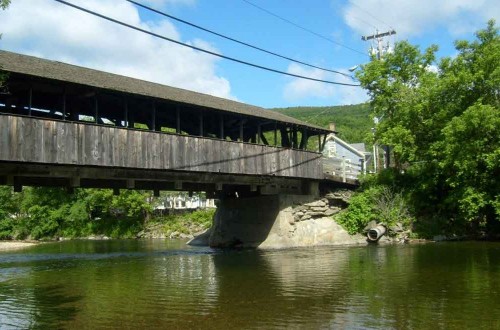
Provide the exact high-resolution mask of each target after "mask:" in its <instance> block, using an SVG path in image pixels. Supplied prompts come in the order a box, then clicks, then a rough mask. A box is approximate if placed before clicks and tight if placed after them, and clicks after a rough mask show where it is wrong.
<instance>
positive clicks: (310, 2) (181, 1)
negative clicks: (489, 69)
mask: <svg viewBox="0 0 500 330" xmlns="http://www.w3.org/2000/svg"><path fill="white" fill-rule="evenodd" d="M66 1H68V2H70V3H74V4H76V5H79V6H81V7H85V8H87V9H90V10H92V11H96V12H98V13H100V14H103V15H106V16H110V17H112V18H114V19H117V20H120V21H123V22H125V23H127V24H130V25H133V26H137V27H140V28H141V29H143V30H147V31H150V32H153V33H155V34H159V35H162V36H165V37H168V38H170V39H173V40H176V41H179V42H183V43H186V44H189V45H192V46H195V47H198V48H202V49H206V50H209V51H211V52H213V53H217V54H220V55H223V56H227V57H232V58H236V59H239V60H241V61H245V62H250V63H253V64H257V65H260V66H264V67H268V68H272V69H274V70H278V71H283V72H287V73H291V74H296V75H302V76H307V77H311V78H315V79H320V80H328V81H334V82H340V83H348V84H356V81H355V80H353V79H351V78H349V77H346V76H345V75H340V74H337V73H332V72H328V71H323V70H320V69H316V68H312V67H308V66H304V65H301V64H297V63H295V62H291V61H289V60H285V59H282V58H278V57H275V56H271V55H269V54H265V53H263V52H259V51H257V50H254V49H251V48H248V47H246V46H243V45H239V44H236V43H234V42H231V41H229V40H225V39H223V38H220V37H217V36H214V35H212V34H208V33H206V32H204V31H201V30H199V29H196V28H193V27H190V26H187V25H184V24H182V23H180V22H177V21H174V20H171V19H169V18H166V17H164V16H161V15H158V14H155V13H153V12H150V11H147V10H144V9H141V8H139V7H137V6H135V5H134V4H132V3H130V2H128V1H126V0H66ZM136 1H137V2H140V3H142V4H144V5H147V6H150V7H153V8H155V9H157V10H160V11H162V12H165V13H168V14H169V15H172V16H175V17H178V18H180V19H183V20H185V21H189V22H191V23H193V24H196V25H199V26H202V27H204V28H206V29H210V30H213V31H215V32H218V33H220V34H224V35H226V36H229V37H231V38H234V39H237V40H240V41H243V42H246V43H248V44H252V45H254V46H257V47H260V48H262V49H265V50H268V51H271V52H274V53H277V54H280V55H283V56H286V57H289V58H292V59H295V60H298V61H301V62H305V63H308V64H311V65H314V66H317V67H321V68H327V69H329V70H335V71H339V72H343V73H346V74H350V72H349V68H352V67H354V66H356V65H360V64H365V63H367V62H368V61H369V60H370V59H369V56H368V50H369V48H370V46H371V43H370V42H367V41H363V40H361V36H363V35H371V34H374V33H376V32H377V31H378V32H385V31H389V30H392V29H394V30H395V31H396V35H395V36H391V37H388V38H385V40H384V42H390V43H391V44H394V43H395V42H398V41H401V40H408V41H409V42H411V43H412V44H416V45H419V46H420V47H421V49H422V50H423V49H425V48H427V47H428V46H430V45H431V44H436V45H438V46H439V51H438V57H444V56H451V57H453V56H455V55H456V51H455V49H454V46H453V43H454V41H455V40H459V39H466V40H472V39H474V32H476V31H477V30H478V29H482V28H484V27H485V26H486V23H487V21H488V20H489V19H491V18H493V19H496V21H497V22H500V3H499V2H498V0H398V1H396V0H136ZM259 7H260V8H259ZM0 32H1V33H2V39H1V40H0V49H2V50H8V51H12V52H17V53H22V54H27V55H33V56H38V57H42V58H46V59H50V60H57V61H61V62H66V63H70V64H75V65H80V66H84V67H90V68H93V69H98V70H103V71H107V72H112V73H116V74H121V75H125V76H130V77H134V78H138V79H143V80H148V81H153V82H157V83H160V84H165V85H169V86H174V87H179V88H184V89H188V90H193V91H197V92H201V93H205V94H210V95H214V96H218V97H223V98H229V99H233V100H236V101H239V102H243V103H248V104H253V105H257V106H261V107H264V108H274V107H293V106H331V105H346V104H358V103H361V102H365V101H367V100H368V97H367V94H366V92H365V91H364V90H363V89H362V88H360V87H351V86H342V85H334V84H326V83H321V82H314V81H310V80H304V79H300V78H297V77H290V76H286V75H282V74H278V73H274V72H269V71H265V70H261V69H257V68H253V67H250V66H245V65H242V64H239V63H235V62H231V61H229V60H226V59H223V58H220V57H216V56H213V55H210V54H206V53H202V52H200V51H197V50H193V49H190V48H187V47H184V46H180V45H176V44H174V43H172V42H169V41H165V40H162V39H159V38H155V37H153V36H151V35H148V34H145V33H141V32H138V31H134V30H132V29H129V28H127V27H123V26H120V25H117V24H115V23H112V22H109V21H106V20H103V19H101V18H98V17H94V16H91V15H89V14H87V13H84V12H81V11H78V10H76V9H74V8H71V7H68V6H66V5H64V4H61V3H58V2H56V1H54V0H12V3H11V5H10V7H9V8H8V9H7V10H5V11H0Z"/></svg>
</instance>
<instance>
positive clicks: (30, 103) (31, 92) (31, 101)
mask: <svg viewBox="0 0 500 330" xmlns="http://www.w3.org/2000/svg"><path fill="white" fill-rule="evenodd" d="M28 102H29V103H28V116H31V105H32V103H33V87H32V86H31V85H30V96H29V101H28Z"/></svg>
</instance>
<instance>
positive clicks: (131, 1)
mask: <svg viewBox="0 0 500 330" xmlns="http://www.w3.org/2000/svg"><path fill="white" fill-rule="evenodd" d="M125 1H127V2H130V3H132V4H134V5H136V6H138V7H141V8H144V9H146V10H149V11H152V12H154V13H157V14H159V15H162V16H165V17H168V18H170V19H173V20H176V21H178V22H181V23H184V24H186V25H189V26H192V27H194V28H197V29H199V30H202V31H205V32H208V33H211V34H213V35H216V36H218V37H221V38H224V39H227V40H230V41H233V42H236V43H238V44H240V45H244V46H247V47H250V48H253V49H256V50H258V51H261V52H264V53H267V54H270V55H274V56H277V57H279V58H283V59H285V60H289V61H292V62H295V63H299V64H302V65H306V66H308V67H311V68H315V69H319V70H322V71H327V72H332V73H336V74H340V75H343V76H345V77H348V78H351V79H352V78H353V77H352V76H351V75H349V74H346V73H344V72H340V71H336V70H330V69H326V68H322V67H319V66H315V65H312V64H309V63H305V62H302V61H299V60H295V59H293V58H290V57H287V56H284V55H280V54H277V53H275V52H272V51H269V50H266V49H263V48H260V47H257V46H254V45H251V44H249V43H246V42H243V41H240V40H237V39H234V38H231V37H228V36H226V35H223V34H221V33H218V32H215V31H212V30H209V29H207V28H204V27H201V26H199V25H196V24H194V23H191V22H188V21H186V20H183V19H180V18H178V17H175V16H172V15H170V14H167V13H165V12H162V11H159V10H157V9H154V8H151V7H148V6H146V5H144V4H141V3H139V2H137V1H133V0H125Z"/></svg>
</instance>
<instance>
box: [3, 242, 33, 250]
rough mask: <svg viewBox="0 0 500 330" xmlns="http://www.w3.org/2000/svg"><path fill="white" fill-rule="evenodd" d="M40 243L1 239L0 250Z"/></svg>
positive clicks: (19, 248)
mask: <svg viewBox="0 0 500 330" xmlns="http://www.w3.org/2000/svg"><path fill="white" fill-rule="evenodd" d="M36 244H38V243H33V242H19V241H0V251H14V250H21V249H26V248H29V247H32V246H34V245H36Z"/></svg>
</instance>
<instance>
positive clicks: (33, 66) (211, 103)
mask: <svg viewBox="0 0 500 330" xmlns="http://www.w3.org/2000/svg"><path fill="white" fill-rule="evenodd" d="M0 68H1V69H2V70H3V71H6V72H12V73H18V74H23V75H28V76H35V77H40V78H45V79H51V80H57V81H61V82H67V83H73V84H79V85H85V86H91V87H95V88H102V89H106V90H111V91H117V92H124V93H130V94H136V95H141V96H147V97H153V98H157V99H162V100H168V101H173V102H179V103H184V104H189V105H195V106H200V107H205V108H211V109H215V110H219V111H224V112H228V113H232V114H240V115H244V116H251V117H259V118H264V119H269V120H272V121H278V122H283V123H290V124H295V125H300V126H303V127H307V128H309V129H312V130H314V131H320V132H321V133H328V132H330V131H329V130H328V129H325V128H323V127H319V126H315V125H311V124H308V123H305V122H302V121H300V120H297V119H295V118H291V117H289V116H286V115H283V114H281V113H278V112H276V111H271V110H266V109H264V108H261V107H257V106H253V105H249V104H245V103H241V102H236V101H232V100H228V99H224V98H220V97H215V96H211V95H207V94H202V93H198V92H193V91H188V90H185V89H181V88H176V87H171V86H166V85H161V84H157V83H152V82H148V81H144V80H140V79H135V78H130V77H126V76H121V75H117V74H113V73H108V72H103V71H98V70H94V69H89V68H84V67H80V66H76V65H71V64H67V63H62V62H58V61H51V60H46V59H42V58H38V57H33V56H28V55H22V54H17V53H12V52H7V51H2V50H0Z"/></svg>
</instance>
